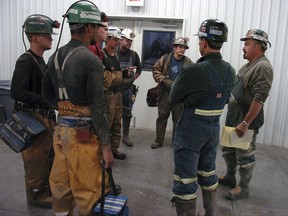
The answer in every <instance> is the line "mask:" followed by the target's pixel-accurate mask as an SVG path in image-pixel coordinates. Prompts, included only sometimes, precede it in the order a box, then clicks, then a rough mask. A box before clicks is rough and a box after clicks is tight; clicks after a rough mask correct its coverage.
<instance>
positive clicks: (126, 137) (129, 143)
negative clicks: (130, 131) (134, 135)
mask: <svg viewBox="0 0 288 216" xmlns="http://www.w3.org/2000/svg"><path fill="white" fill-rule="evenodd" d="M122 143H124V144H125V145H126V146H128V147H132V146H133V144H134V143H133V142H132V141H131V140H130V138H129V135H125V134H124V135H123V137H122Z"/></svg>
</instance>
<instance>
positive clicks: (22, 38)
mask: <svg viewBox="0 0 288 216" xmlns="http://www.w3.org/2000/svg"><path fill="white" fill-rule="evenodd" d="M22 41H23V44H24V47H25V52H27V47H26V44H25V39H24V25H23V26H22Z"/></svg>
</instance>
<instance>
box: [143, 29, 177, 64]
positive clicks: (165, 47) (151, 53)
mask: <svg viewBox="0 0 288 216" xmlns="http://www.w3.org/2000/svg"><path fill="white" fill-rule="evenodd" d="M174 38H175V32H168V31H147V30H144V31H143V43H142V62H143V69H145V70H151V69H152V67H153V65H154V63H155V62H156V61H157V60H158V59H159V58H160V57H161V56H163V55H164V54H166V53H171V52H172V51H173V46H172V43H173V40H174Z"/></svg>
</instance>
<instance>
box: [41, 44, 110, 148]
mask: <svg viewBox="0 0 288 216" xmlns="http://www.w3.org/2000/svg"><path fill="white" fill-rule="evenodd" d="M78 46H83V47H84V48H83V49H81V50H79V51H77V52H76V53H74V54H73V55H72V56H71V57H70V58H69V59H68V60H67V62H66V65H65V68H64V72H63V79H64V85H65V87H66V90H67V93H68V96H69V101H70V102H71V103H72V104H75V105H79V106H89V107H90V110H91V118H92V125H93V127H94V130H95V133H96V134H97V136H98V137H99V141H100V143H101V144H107V143H110V129H109V124H108V117H107V112H108V111H107V104H106V102H105V97H104V92H103V65H102V62H101V60H100V59H99V58H98V57H97V56H96V55H95V54H93V53H92V52H91V51H89V50H88V48H87V47H85V45H84V44H83V43H82V42H81V41H78V40H75V39H72V40H71V41H70V42H69V43H68V44H66V45H65V46H63V47H61V48H60V49H59V54H58V59H59V66H60V67H61V66H62V63H63V60H64V58H65V57H66V55H67V54H68V52H69V51H71V50H72V49H73V48H75V47H78ZM54 58H55V54H53V55H52V56H51V58H50V59H49V62H48V70H47V74H48V75H47V77H46V76H45V88H46V91H47V89H51V90H50V91H49V93H47V92H46V95H47V100H49V102H50V103H52V104H53V105H54V106H57V102H58V101H59V96H58V77H57V72H56V70H55V65H54ZM53 90H54V91H53Z"/></svg>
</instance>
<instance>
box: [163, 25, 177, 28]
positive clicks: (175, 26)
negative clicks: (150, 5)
mask: <svg viewBox="0 0 288 216" xmlns="http://www.w3.org/2000/svg"><path fill="white" fill-rule="evenodd" d="M161 27H163V28H178V25H177V24H162V25H161Z"/></svg>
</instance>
